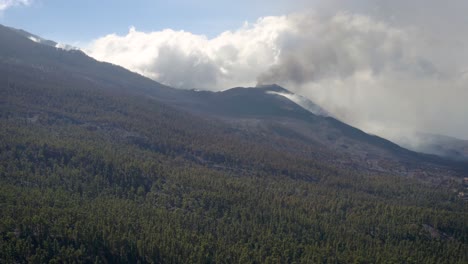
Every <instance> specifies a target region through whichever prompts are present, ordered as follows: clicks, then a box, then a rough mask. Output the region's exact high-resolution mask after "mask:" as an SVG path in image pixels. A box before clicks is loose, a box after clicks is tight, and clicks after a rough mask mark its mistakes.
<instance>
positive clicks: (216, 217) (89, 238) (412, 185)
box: [0, 43, 468, 264]
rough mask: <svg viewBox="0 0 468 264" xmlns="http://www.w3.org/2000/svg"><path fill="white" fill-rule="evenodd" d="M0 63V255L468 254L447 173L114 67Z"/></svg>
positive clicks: (292, 258) (275, 259)
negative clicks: (210, 111)
mask: <svg viewBox="0 0 468 264" xmlns="http://www.w3.org/2000/svg"><path fill="white" fill-rule="evenodd" d="M0 44H1V43H0ZM49 51H50V52H52V51H51V50H49ZM41 54H42V53H41ZM62 55H63V56H68V55H67V54H66V53H64V52H63V54H62V53H60V56H62ZM75 55H76V54H74V55H73V56H75ZM57 56H58V55H57ZM60 56H58V57H60ZM76 56H78V55H76ZM60 58H61V57H60ZM39 61H42V60H39ZM0 62H1V63H0V263H25V262H31V263H128V262H131V263H137V262H140V263H144V262H149V263H451V264H452V263H467V262H468V226H467V219H468V210H467V209H468V204H467V203H466V202H463V201H462V200H460V199H459V198H458V197H457V193H455V192H453V190H452V188H454V187H457V186H456V185H457V183H456V181H451V180H450V179H451V178H448V180H447V179H446V180H444V181H443V184H438V185H434V184H432V183H431V181H427V180H423V181H421V180H420V179H419V178H412V177H406V176H399V175H395V174H388V175H384V174H383V173H377V172H375V173H370V172H368V171H363V170H359V169H355V168H353V169H351V167H346V166H345V165H343V164H336V165H335V164H333V159H331V157H333V155H335V154H334V153H326V151H330V150H324V149H322V148H320V146H316V145H312V144H311V145H306V144H302V145H301V143H300V141H294V140H289V139H287V138H282V137H279V136H275V135H273V133H272V134H267V133H265V134H262V135H260V134H258V133H255V132H252V131H248V130H242V129H239V128H235V127H233V126H230V125H227V124H224V123H222V122H219V121H214V119H209V118H200V117H197V116H193V115H191V114H188V113H185V112H183V111H179V110H176V109H174V108H171V107H170V106H167V105H165V104H163V103H160V102H159V101H158V100H157V99H154V98H155V97H156V96H153V97H151V96H147V95H148V93H149V92H148V93H146V92H145V90H144V89H143V88H142V89H141V90H138V89H137V88H135V89H125V87H126V86H125V84H122V83H117V81H116V83H112V82H110V81H109V80H110V79H111V76H112V71H111V70H110V69H112V68H111V67H110V66H106V67H108V70H109V71H108V74H107V75H106V76H107V77H108V78H110V79H109V80H105V81H100V80H99V79H96V76H98V75H99V74H98V73H96V76H91V75H86V74H84V73H82V72H78V71H72V70H69V71H65V70H63V68H64V67H55V68H48V67H45V66H43V65H40V64H32V65H31V64H28V63H27V62H22V61H21V60H15V59H4V58H3V59H2V58H1V57H0ZM41 63H42V62H41ZM51 65H55V64H51ZM58 65H59V66H60V64H58ZM46 66H47V64H46ZM70 67H71V66H70ZM80 67H81V66H80ZM103 67H104V66H103ZM92 69H99V68H98V67H96V68H92ZM106 69H107V68H106ZM82 71H83V72H85V71H92V70H89V69H84V68H83V70H82ZM121 71H122V75H123V74H129V73H128V72H124V71H123V70H121ZM87 74H88V73H87ZM90 76H91V77H90ZM134 78H136V77H134ZM122 79H125V78H123V77H122ZM136 79H138V78H136ZM140 80H141V78H140ZM147 82H148V81H147ZM141 84H142V85H144V82H141ZM148 90H151V89H148ZM150 95H151V94H150ZM278 129H279V128H278ZM278 129H277V130H278ZM280 132H281V131H280ZM287 132H288V131H286V132H284V133H286V134H287ZM293 136H294V135H293ZM285 146H287V147H285ZM286 150H287V151H286ZM330 160H331V161H330ZM423 169H424V168H422V169H421V170H423ZM442 174H443V172H442V173H441V176H442Z"/></svg>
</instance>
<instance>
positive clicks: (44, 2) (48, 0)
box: [0, 0, 302, 44]
mask: <svg viewBox="0 0 468 264" xmlns="http://www.w3.org/2000/svg"><path fill="white" fill-rule="evenodd" d="M2 1H5V0H0V4H1V2H2ZM10 1H11V0H10ZM14 1H15V0H14ZM16 1H21V0H16ZM23 1H24V0H23ZM6 2H8V0H6ZM30 2H31V3H30V4H29V5H27V6H25V5H18V6H11V7H9V8H7V9H6V10H3V11H1V12H2V14H1V15H0V23H1V24H4V25H7V26H11V27H16V28H21V29H24V30H26V31H29V32H31V33H34V34H36V35H39V36H42V37H44V38H49V39H52V40H55V41H59V42H65V43H70V44H73V43H86V42H89V41H91V40H92V39H96V38H98V37H101V36H103V35H106V34H110V33H117V34H125V33H126V32H128V29H129V27H130V26H134V27H136V28H137V29H138V30H141V31H146V32H149V31H157V30H162V29H165V28H171V29H175V30H185V31H190V32H192V33H195V34H203V35H207V36H208V37H213V36H216V35H217V34H219V33H220V32H223V31H226V30H231V29H237V28H239V27H240V26H241V25H242V24H243V23H244V21H249V22H254V21H255V20H256V19H257V18H258V17H262V16H268V15H282V14H285V13H289V12H292V11H296V10H299V9H300V6H301V5H300V2H302V1H298V0H294V1H287V0H277V1H268V0H250V1H248V0H240V1H215V0H207V1H195V0H172V1H168V0H167V1H150V0H137V1H130V0H99V1H95V0H81V1H64V0H30Z"/></svg>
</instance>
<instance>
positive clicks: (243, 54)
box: [85, 0, 468, 141]
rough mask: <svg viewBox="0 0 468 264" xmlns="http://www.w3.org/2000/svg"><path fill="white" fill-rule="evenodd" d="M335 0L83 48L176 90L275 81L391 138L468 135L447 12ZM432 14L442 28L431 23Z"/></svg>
mask: <svg viewBox="0 0 468 264" xmlns="http://www.w3.org/2000/svg"><path fill="white" fill-rule="evenodd" d="M338 2H342V1H330V2H329V3H327V4H326V6H322V7H320V8H321V9H319V10H320V12H318V11H317V12H313V11H309V12H303V13H296V14H290V15H287V16H274V17H264V18H260V19H258V20H257V21H256V22H255V23H252V24H249V23H245V24H244V25H243V26H242V27H241V28H239V29H237V30H234V31H226V32H224V33H222V34H220V35H219V36H217V37H215V38H211V39H209V38H207V37H206V36H203V35H196V34H192V33H190V32H184V31H174V30H170V29H167V30H163V31H157V32H140V31H138V30H137V29H135V28H131V29H130V30H129V32H128V34H126V35H124V36H118V35H115V34H111V35H107V36H104V37H102V38H99V39H97V40H95V41H94V42H93V43H91V44H90V45H89V46H88V47H87V48H86V50H85V51H86V52H87V53H88V54H89V55H90V56H92V57H95V58H97V59H99V60H103V61H108V62H112V63H115V64H119V65H122V66H124V67H127V68H129V69H131V70H133V71H136V72H139V73H141V74H143V75H145V76H148V77H150V78H153V79H155V80H157V81H160V82H162V83H165V84H168V85H171V86H174V87H177V88H183V89H192V88H197V89H206V90H223V89H226V88H229V87H234V86H253V85H255V84H257V83H278V84H280V85H283V86H285V87H286V88H288V89H290V90H292V91H294V92H296V93H298V94H300V95H302V96H305V97H307V98H309V99H311V100H312V101H314V102H315V103H317V104H318V105H320V106H322V107H323V108H324V109H326V110H327V111H328V112H330V113H331V114H332V115H333V116H336V117H338V118H339V119H341V120H343V121H345V122H348V123H350V124H352V125H354V126H357V127H359V128H361V129H364V130H365V131H368V132H371V133H375V134H378V135H382V136H384V137H387V138H390V139H393V140H397V141H398V138H399V137H400V136H401V135H405V136H406V137H408V133H411V132H412V131H424V132H430V133H441V134H447V135H451V136H456V137H460V138H464V139H468V121H467V119H466V117H467V116H468V107H467V106H466V102H465V101H466V98H468V73H467V72H468V49H466V48H463V47H467V46H468V37H466V36H464V35H463V34H462V32H457V31H456V30H455V31H454V28H455V29H456V28H457V26H460V27H461V28H464V29H465V30H466V24H465V26H462V25H463V23H464V22H465V21H464V20H463V19H458V18H457V16H456V15H454V14H457V11H456V10H453V11H450V10H447V9H450V8H451V7H446V8H445V9H442V10H443V11H440V12H439V11H438V10H437V8H439V6H440V4H438V3H437V2H436V1H422V2H421V1H419V0H415V3H418V2H419V3H420V4H421V6H423V5H424V8H429V10H431V11H432V12H433V13H428V14H427V15H426V14H421V13H418V14H413V13H410V12H407V11H406V9H405V8H410V7H408V6H407V5H412V4H406V2H404V1H400V0H396V1H392V4H387V3H386V1H365V0H362V1H349V2H348V1H347V6H344V5H343V4H337V3H338ZM454 2H457V1H454ZM350 3H353V4H350ZM412 3H413V2H412ZM445 4H446V5H447V3H445ZM460 5H463V3H462V2H460ZM375 6H377V7H379V8H374V7H375ZM466 6H467V7H468V4H466ZM413 8H414V7H413ZM459 8H461V7H460V6H453V7H452V9H459ZM400 9H401V10H403V11H404V12H406V13H404V12H403V13H401V14H399V16H397V17H396V16H394V15H393V13H387V12H386V11H382V10H400ZM465 10H467V9H465ZM436 13H437V14H439V13H440V15H443V16H444V18H443V19H442V20H443V21H445V22H443V23H445V27H447V29H446V30H443V29H445V27H444V26H443V25H439V24H437V23H435V24H434V22H431V21H432V20H431V19H432V18H431V17H430V16H432V15H434V14H436ZM428 16H429V17H428ZM457 19H458V20H457ZM426 20H427V25H426V24H425V23H424V22H425V21H426ZM447 21H453V23H448V22H447ZM447 23H448V24H447ZM449 26H451V27H450V28H449ZM465 44H466V45H465Z"/></svg>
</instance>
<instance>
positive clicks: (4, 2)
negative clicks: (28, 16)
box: [0, 0, 33, 11]
mask: <svg viewBox="0 0 468 264" xmlns="http://www.w3.org/2000/svg"><path fill="white" fill-rule="evenodd" d="M32 2H33V0H0V11H3V10H6V9H8V8H10V7H13V6H21V5H22V6H28V5H30V4H31V3H32Z"/></svg>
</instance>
